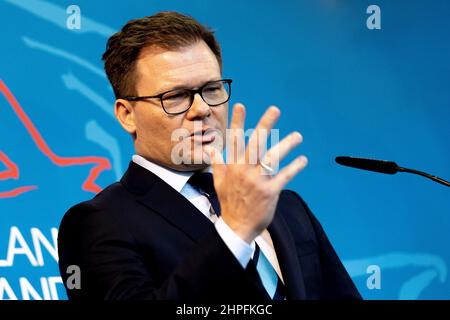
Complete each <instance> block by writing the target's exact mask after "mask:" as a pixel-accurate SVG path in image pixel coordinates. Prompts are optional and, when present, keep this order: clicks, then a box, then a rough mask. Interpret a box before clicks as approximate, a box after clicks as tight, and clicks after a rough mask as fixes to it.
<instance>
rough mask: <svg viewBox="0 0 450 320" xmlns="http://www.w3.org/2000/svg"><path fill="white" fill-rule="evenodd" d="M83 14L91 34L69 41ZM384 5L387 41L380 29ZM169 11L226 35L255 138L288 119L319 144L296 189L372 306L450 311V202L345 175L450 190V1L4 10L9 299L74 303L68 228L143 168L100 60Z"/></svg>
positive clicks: (307, 143) (2, 276) (4, 283)
mask: <svg viewBox="0 0 450 320" xmlns="http://www.w3.org/2000/svg"><path fill="white" fill-rule="evenodd" d="M72 4H75V5H77V6H78V7H79V8H80V10H81V28H80V29H79V30H77V29H75V30H72V29H70V28H68V27H67V19H68V18H69V17H70V16H71V11H69V13H67V12H66V9H67V7H69V6H70V5H72ZM371 4H376V5H378V6H379V8H380V10H381V29H379V30H369V29H368V28H367V26H366V20H367V19H368V18H369V16H370V14H367V13H366V9H367V7H368V6H369V5H371ZM160 10H177V11H181V12H183V13H187V14H190V15H192V16H194V17H196V18H197V19H198V20H200V21H201V22H203V23H205V24H207V25H209V26H211V27H213V28H214V29H215V30H216V33H217V36H218V38H219V40H220V42H221V44H222V48H223V59H224V76H225V77H230V78H233V96H232V103H233V102H238V101H239V102H243V103H244V104H245V105H246V106H247V108H248V110H249V111H248V113H249V117H248V120H247V126H248V127H251V126H254V124H255V123H256V121H257V120H258V119H259V117H260V115H261V114H262V112H263V110H264V109H265V108H266V107H267V106H269V105H270V104H275V105H278V106H279V107H280V108H281V110H282V117H281V120H280V122H279V125H278V127H279V128H280V130H281V136H283V135H286V134H287V133H289V132H290V131H292V130H299V131H300V132H301V133H302V134H303V136H304V143H303V144H302V146H301V147H300V148H299V149H298V150H297V153H296V154H297V155H298V154H299V153H304V154H306V155H307V156H308V158H309V165H308V167H307V169H306V170H305V171H304V172H303V173H301V174H300V175H299V176H298V177H297V178H296V179H295V181H294V182H292V183H291V184H290V186H289V187H290V188H292V189H294V190H296V191H297V192H299V193H300V194H301V195H302V196H303V197H304V198H305V199H306V201H307V202H308V204H309V205H310V207H311V208H312V210H313V211H314V212H315V214H316V215H317V216H318V218H319V219H320V221H321V222H322V224H323V226H324V228H325V230H326V231H327V233H328V235H329V237H330V239H331V240H332V242H333V244H334V246H335V248H336V251H337V252H338V254H339V255H340V257H341V258H342V259H343V261H344V262H345V265H346V267H347V270H348V271H349V273H350V274H351V276H352V277H353V279H354V281H355V282H356V284H357V286H358V288H359V290H360V291H361V293H362V295H363V296H364V297H365V298H366V299H398V298H400V299H448V298H450V283H449V280H448V277H447V272H448V266H449V264H450V250H449V248H448V244H449V243H450V233H449V231H450V201H449V199H450V198H449V195H450V194H449V190H448V188H445V187H444V186H441V185H438V184H436V183H433V182H431V181H429V180H427V179H424V178H420V177H418V176H411V175H406V174H398V175H395V176H386V175H381V174H375V173H369V172H362V171H357V170H353V169H349V168H344V167H338V166H337V165H336V164H335V163H334V157H335V156H337V155H354V156H367V157H374V158H382V159H391V160H395V161H397V163H399V164H400V165H404V166H406V167H412V168H417V169H421V170H424V171H428V172H431V173H434V174H437V175H439V176H442V177H444V178H447V179H448V178H450V165H449V163H450V148H449V142H448V139H449V138H450V130H449V129H450V126H449V120H450V91H449V84H450V59H449V57H450V42H449V41H448V39H449V33H450V32H449V31H450V19H449V18H448V16H449V15H450V2H448V1H444V0H442V1H437V0H436V1H425V0H421V1H381V0H379V1H376V2H369V1H363V0H354V1H332V0H327V1H325V0H321V1H312V0H311V1H298V0H297V1H294V0H291V1H289V0H284V1H275V0H265V1H250V0H248V1H215V2H214V3H211V2H210V1H202V0H196V1H194V0H191V1H188V2H186V1H182V0H176V1H144V0H142V1H137V0H135V1H87V0H78V1H76V3H73V2H71V1H63V0H61V1H56V0H52V1H50V0H48V1H44V0H39V1H38V0H1V1H0V17H1V19H0V30H1V38H2V43H1V51H0V54H1V60H0V80H1V82H0V299H15V298H16V299H39V298H42V299H58V298H59V299H65V298H66V295H65V292H64V288H63V285H62V283H61V279H60V278H59V272H58V268H57V253H56V235H57V228H58V226H59V222H60V219H61V217H62V215H63V214H64V212H65V211H66V210H67V209H68V208H69V207H70V206H71V205H73V204H75V203H77V202H79V201H82V200H85V199H89V198H91V197H92V196H93V195H94V194H95V193H96V192H98V190H100V189H101V188H103V187H105V186H107V185H108V184H110V183H112V182H113V181H115V180H117V179H119V178H120V176H121V175H122V173H123V172H124V170H125V168H126V166H127V164H128V161H129V160H130V158H131V155H132V153H133V150H132V146H131V139H130V138H129V137H128V136H127V134H126V133H125V132H124V131H122V129H121V128H120V127H119V125H118V123H117V122H116V120H115V118H114V115H113V102H114V98H113V93H112V90H111V88H110V86H109V83H108V81H107V79H106V77H105V74H104V72H103V65H102V62H101V60H100V57H101V54H102V53H103V51H104V49H105V43H106V40H107V38H108V37H109V36H110V35H111V34H112V33H114V32H115V31H117V30H118V29H119V28H120V27H121V26H122V25H123V24H124V23H125V22H126V21H128V20H130V19H132V18H137V17H142V16H144V15H151V14H153V13H155V12H157V11H160ZM290 159H292V157H291V158H290ZM374 266H375V267H374ZM374 277H376V278H374ZM374 279H376V280H374ZM378 280H380V281H381V282H377V281H378ZM374 283H377V284H379V285H378V286H375V288H373V286H371V284H372V285H373V284H374ZM368 284H369V285H368Z"/></svg>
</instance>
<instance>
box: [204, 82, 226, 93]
mask: <svg viewBox="0 0 450 320" xmlns="http://www.w3.org/2000/svg"><path fill="white" fill-rule="evenodd" d="M222 88H223V86H222V84H218V83H214V84H210V85H208V86H207V87H205V88H204V89H203V91H204V92H207V93H214V92H218V91H221V90H222Z"/></svg>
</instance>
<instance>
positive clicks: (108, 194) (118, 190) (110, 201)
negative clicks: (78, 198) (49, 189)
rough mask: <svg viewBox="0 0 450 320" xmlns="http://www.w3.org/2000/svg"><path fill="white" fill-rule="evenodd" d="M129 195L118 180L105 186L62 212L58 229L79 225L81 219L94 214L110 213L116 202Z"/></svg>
mask: <svg viewBox="0 0 450 320" xmlns="http://www.w3.org/2000/svg"><path fill="white" fill-rule="evenodd" d="M127 197H130V196H129V195H128V192H127V191H126V190H125V188H124V187H123V186H122V185H121V184H120V183H118V182H116V183H113V184H111V185H109V186H108V187H106V188H105V189H104V190H102V191H101V192H99V193H98V194H97V195H95V197H94V198H92V199H90V200H86V201H83V202H80V203H78V204H75V205H74V206H72V207H71V208H70V209H69V210H67V212H66V213H65V214H64V216H63V218H62V220H61V223H60V230H61V229H64V228H65V227H67V226H73V227H74V226H75V225H79V224H80V223H81V222H82V221H84V220H86V219H87V218H90V217H92V216H94V215H96V216H100V215H102V214H105V213H112V212H113V211H114V208H116V207H117V203H119V202H121V201H123V200H124V199H125V198H127Z"/></svg>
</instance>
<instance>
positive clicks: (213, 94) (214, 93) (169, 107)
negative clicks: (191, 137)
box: [122, 79, 233, 115]
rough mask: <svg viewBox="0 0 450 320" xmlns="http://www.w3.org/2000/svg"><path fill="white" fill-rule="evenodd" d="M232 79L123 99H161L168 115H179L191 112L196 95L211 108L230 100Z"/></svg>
mask: <svg viewBox="0 0 450 320" xmlns="http://www.w3.org/2000/svg"><path fill="white" fill-rule="evenodd" d="M232 81H233V80H231V79H222V80H215V81H209V82H207V83H205V84H204V85H203V86H201V87H200V88H198V89H175V90H169V91H166V92H163V93H161V94H158V95H156V96H141V97H133V96H128V97H125V98H122V99H125V100H128V101H142V100H147V99H160V101H161V106H162V107H163V109H164V111H165V112H166V113H167V114H171V115H177V114H181V113H183V112H186V111H187V110H189V108H190V107H191V106H192V103H193V102H194V96H195V94H197V93H198V94H199V95H200V97H202V99H203V101H205V102H206V103H207V104H208V105H209V106H210V107H216V106H219V105H221V104H224V103H225V102H227V101H228V100H230V96H231V82H232Z"/></svg>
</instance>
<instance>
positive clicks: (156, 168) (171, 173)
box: [132, 154, 212, 192]
mask: <svg viewBox="0 0 450 320" xmlns="http://www.w3.org/2000/svg"><path fill="white" fill-rule="evenodd" d="M132 160H133V162H134V163H136V164H138V165H140V166H141V167H143V168H145V169H147V170H148V171H150V172H152V173H153V174H155V175H157V176H158V177H159V178H160V179H162V180H163V181H164V182H166V183H167V184H168V185H170V186H171V187H172V188H174V189H175V190H176V191H177V192H181V189H183V187H184V186H185V185H186V183H187V182H188V180H189V178H190V177H191V176H192V175H193V174H194V171H176V170H173V169H169V168H166V167H163V166H161V165H158V164H156V163H154V162H151V161H150V160H147V159H145V158H144V157H142V156H140V155H138V154H135V155H133V157H132ZM206 171H208V172H212V170H211V167H208V169H207V170H206Z"/></svg>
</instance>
